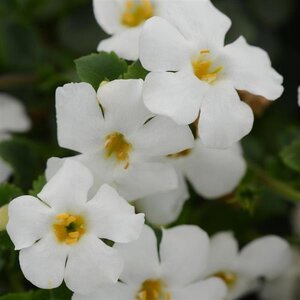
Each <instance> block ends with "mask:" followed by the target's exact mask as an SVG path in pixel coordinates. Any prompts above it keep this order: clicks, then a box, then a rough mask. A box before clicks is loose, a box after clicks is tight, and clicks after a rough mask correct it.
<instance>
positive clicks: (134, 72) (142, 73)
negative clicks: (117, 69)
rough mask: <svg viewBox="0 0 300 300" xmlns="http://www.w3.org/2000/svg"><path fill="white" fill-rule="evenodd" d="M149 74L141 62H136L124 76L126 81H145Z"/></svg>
mask: <svg viewBox="0 0 300 300" xmlns="http://www.w3.org/2000/svg"><path fill="white" fill-rule="evenodd" d="M148 73H149V72H148V71H147V70H145V69H144V68H143V66H142V64H141V62H140V61H139V60H138V61H135V62H134V63H132V64H131V65H130V66H129V67H128V70H127V72H126V73H125V74H124V79H140V78H141V79H145V77H146V76H147V74H148Z"/></svg>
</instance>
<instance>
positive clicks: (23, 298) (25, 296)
mask: <svg viewBox="0 0 300 300" xmlns="http://www.w3.org/2000/svg"><path fill="white" fill-rule="evenodd" d="M71 296H72V293H71V292H70V291H69V290H68V289H67V288H66V287H65V286H64V285H62V286H61V287H59V288H57V289H54V290H36V291H29V292H25V293H13V294H7V295H4V296H2V297H0V300H69V299H71Z"/></svg>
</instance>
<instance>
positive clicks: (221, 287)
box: [171, 278, 227, 300]
mask: <svg viewBox="0 0 300 300" xmlns="http://www.w3.org/2000/svg"><path fill="white" fill-rule="evenodd" d="M226 294H227V288H226V286H225V284H224V283H223V281H222V280H220V279H218V278H209V279H206V280H203V281H198V282H196V283H193V284H191V285H188V286H186V287H184V288H182V289H178V290H171V297H172V300H187V299H199V295H200V297H201V300H223V299H225V296H226Z"/></svg>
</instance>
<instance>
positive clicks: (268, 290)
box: [260, 248, 300, 300]
mask: <svg viewBox="0 0 300 300" xmlns="http://www.w3.org/2000/svg"><path fill="white" fill-rule="evenodd" d="M299 293H300V252H299V249H296V248H294V249H293V258H292V264H291V267H290V268H289V269H288V270H287V272H285V273H284V274H283V275H282V276H280V277H279V278H276V279H274V280H271V281H269V282H267V283H266V284H265V285H264V287H263V289H262V291H261V293H260V297H261V299H264V300H297V299H299Z"/></svg>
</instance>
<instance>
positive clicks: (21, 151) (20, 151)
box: [0, 138, 40, 188]
mask: <svg viewBox="0 0 300 300" xmlns="http://www.w3.org/2000/svg"><path fill="white" fill-rule="evenodd" d="M0 156H1V157H2V158H3V159H4V160H5V161H6V162H8V163H9V164H10V165H11V166H12V167H13V169H14V180H15V183H16V184H17V185H19V186H21V187H22V188H28V187H30V186H31V183H32V180H33V179H34V178H36V177H37V176H38V172H39V168H40V166H39V156H38V153H37V151H36V150H35V149H34V147H33V146H32V145H30V142H27V141H25V140H21V139H17V138H15V139H12V140H5V141H3V142H1V143H0Z"/></svg>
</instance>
